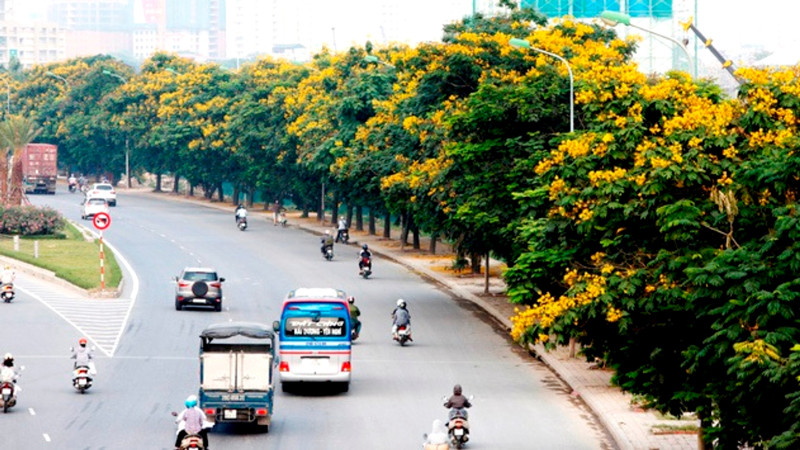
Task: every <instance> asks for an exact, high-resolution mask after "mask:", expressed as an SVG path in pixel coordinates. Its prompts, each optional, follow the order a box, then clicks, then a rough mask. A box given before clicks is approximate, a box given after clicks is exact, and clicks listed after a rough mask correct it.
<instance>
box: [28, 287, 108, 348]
mask: <svg viewBox="0 0 800 450" xmlns="http://www.w3.org/2000/svg"><path fill="white" fill-rule="evenodd" d="M17 289H19V290H20V291H22V292H24V293H26V294H27V295H29V296H31V297H33V298H34V299H36V300H37V301H39V303H41V304H43V305H44V306H46V307H47V308H49V309H50V310H51V311H53V312H54V313H56V315H58V317H61V318H62V319H64V321H65V322H67V323H68V324H70V325H72V326H73V327H75V329H76V330H78V331H80V333H81V334H82V335H84V336H86V337H87V338H88V339H89V340H90V341H92V343H93V344H94V345H95V347H97V348H98V349H99V350H100V351H101V352H103V353H105V355H106V356H108V357H111V354H109V353H108V352H107V351H106V349H104V348H103V346H102V345H99V344H98V343H97V341H95V340H94V339H93V338H92V336H91V335H90V334H89V333H87V332H86V331H84V330H83V328H81V327H80V326H78V324H77V323H75V322H73V321H72V320H70V319H69V318H68V317H67V316H65V315H64V314H61V312H60V311H59V310H57V309H55V308H54V307H52V306H51V305H50V304H49V303H48V302H46V301H45V300H44V299H43V298H42V297H40V296H38V295H37V294H35V293H34V292H31V291H29V290H28V289H26V288H24V287H22V286H18V287H17Z"/></svg>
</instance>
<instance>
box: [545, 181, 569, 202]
mask: <svg viewBox="0 0 800 450" xmlns="http://www.w3.org/2000/svg"><path fill="white" fill-rule="evenodd" d="M566 186H567V184H566V183H565V182H564V180H562V179H561V178H559V177H556V179H555V180H553V182H552V183H550V187H549V188H548V190H547V192H548V194H549V196H550V200H557V199H558V196H559V194H560V193H561V192H563V191H564V190H565V189H566Z"/></svg>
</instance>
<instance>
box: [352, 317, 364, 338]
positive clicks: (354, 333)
mask: <svg viewBox="0 0 800 450" xmlns="http://www.w3.org/2000/svg"><path fill="white" fill-rule="evenodd" d="M352 323H353V325H352V326H351V327H350V340H351V341H355V340H356V339H358V335H359V331H360V330H361V321H360V320H354V321H353V322H352Z"/></svg>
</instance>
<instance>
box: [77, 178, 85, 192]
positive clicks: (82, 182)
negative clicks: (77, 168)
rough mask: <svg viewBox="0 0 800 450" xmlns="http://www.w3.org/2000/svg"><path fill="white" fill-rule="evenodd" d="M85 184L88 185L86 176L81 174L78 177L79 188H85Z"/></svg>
mask: <svg viewBox="0 0 800 450" xmlns="http://www.w3.org/2000/svg"><path fill="white" fill-rule="evenodd" d="M84 186H86V177H85V176H83V174H81V176H79V177H78V188H80V189H81V190H83V187H84Z"/></svg>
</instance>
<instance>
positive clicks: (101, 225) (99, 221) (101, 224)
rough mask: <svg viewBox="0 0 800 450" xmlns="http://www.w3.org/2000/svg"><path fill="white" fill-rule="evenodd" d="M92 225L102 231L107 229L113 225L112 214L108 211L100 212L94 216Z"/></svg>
mask: <svg viewBox="0 0 800 450" xmlns="http://www.w3.org/2000/svg"><path fill="white" fill-rule="evenodd" d="M92 225H94V227H95V228H97V229H98V230H100V231H103V230H105V229H106V228H108V227H109V225H111V216H109V215H108V213H104V212H99V213H96V214H95V215H94V217H92Z"/></svg>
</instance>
